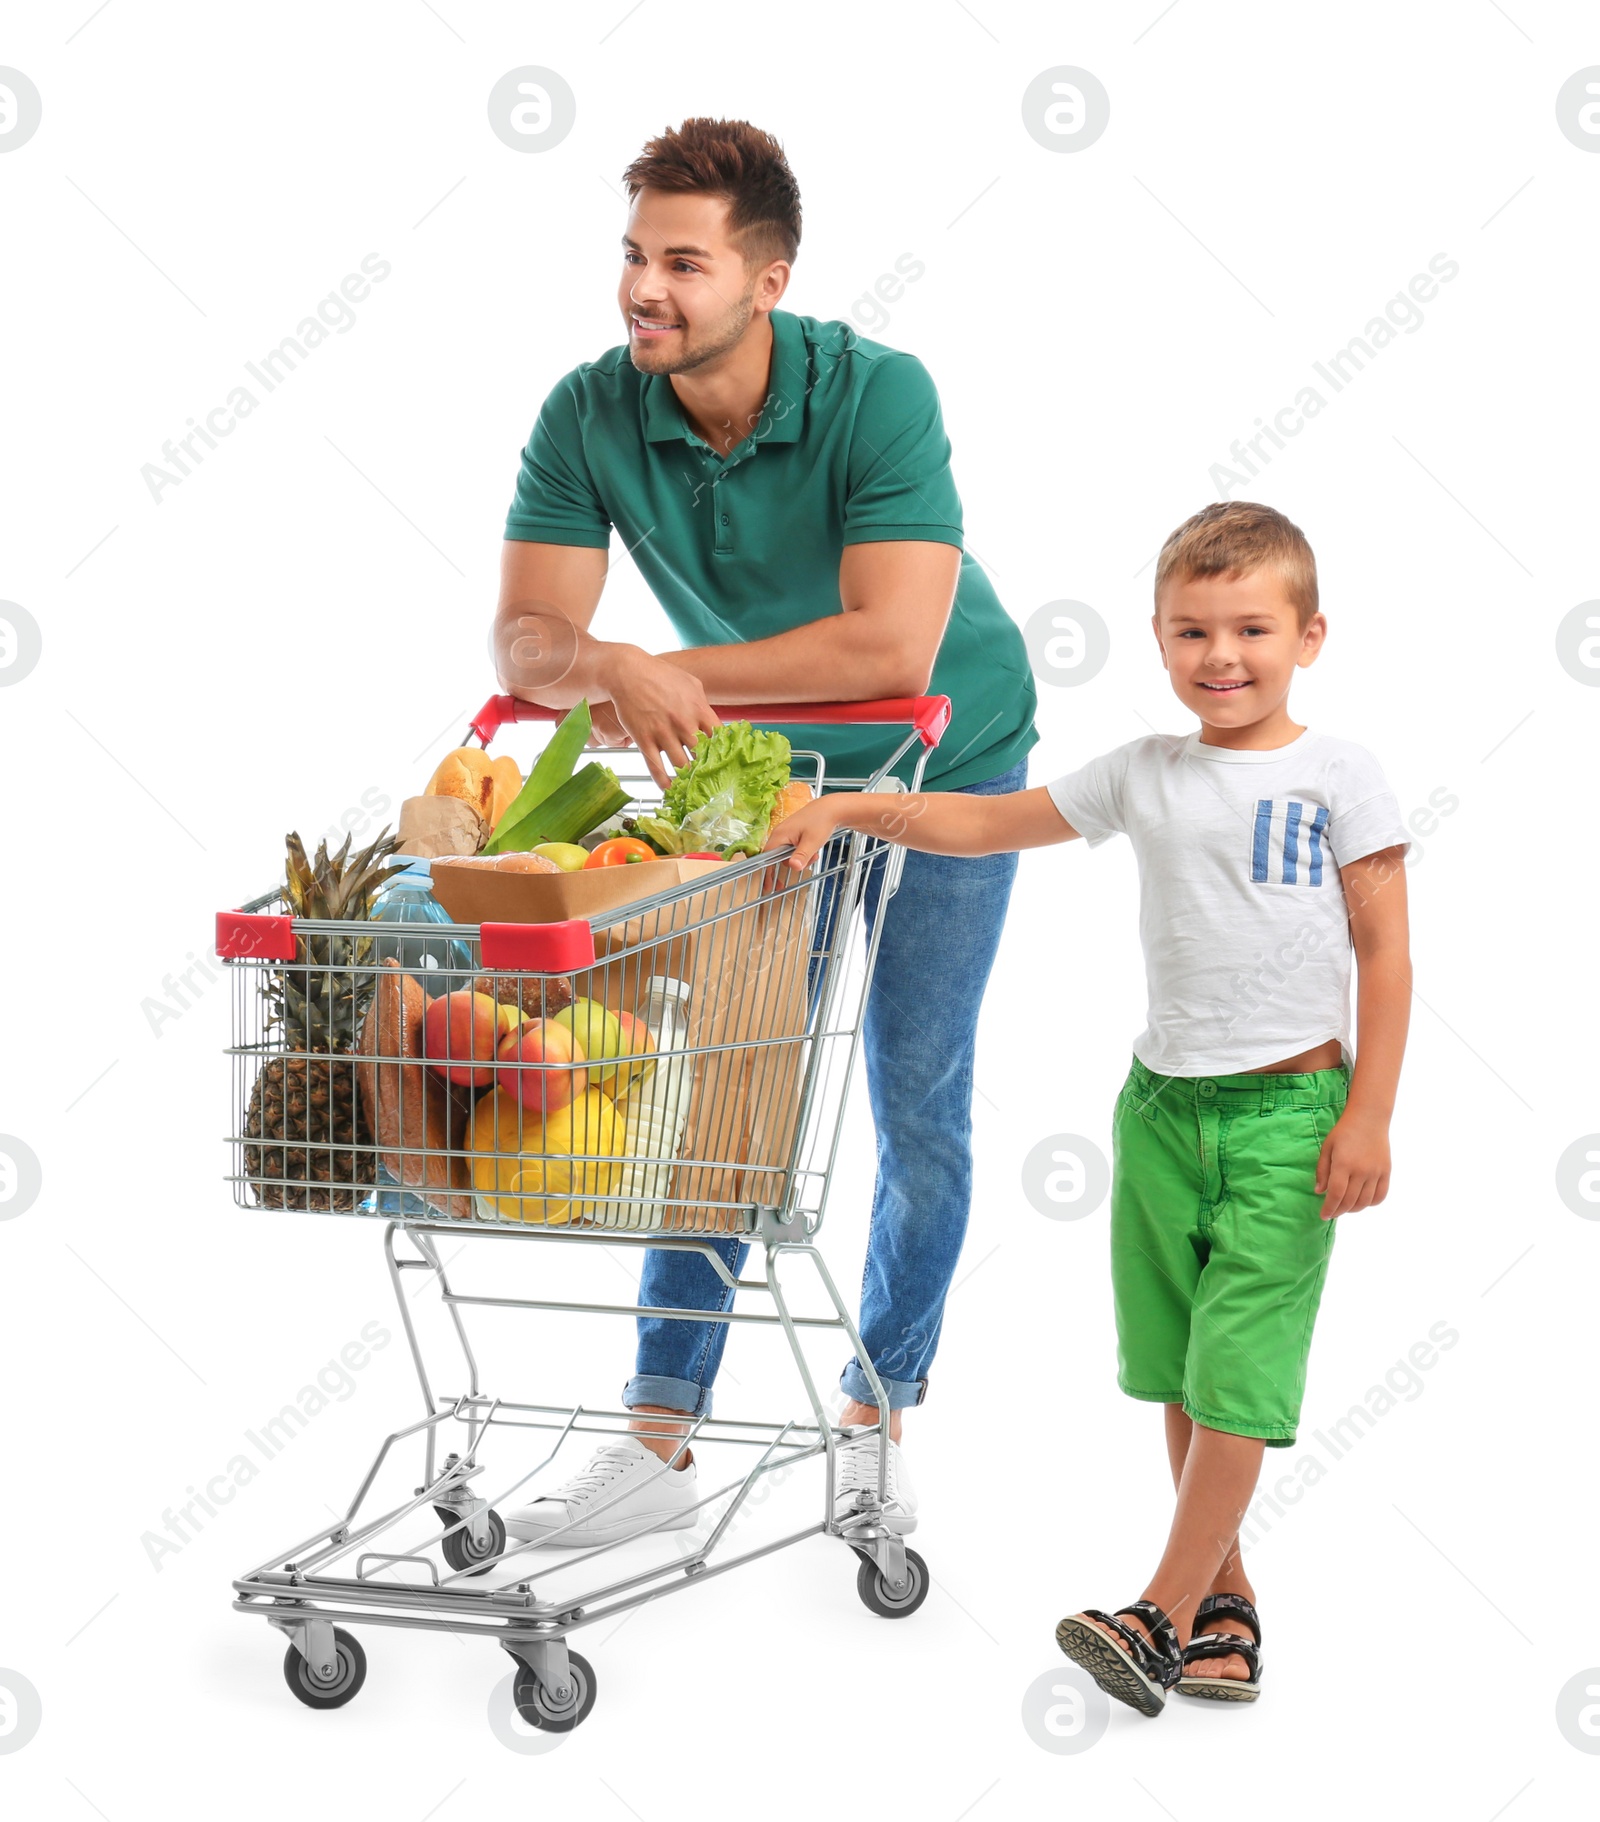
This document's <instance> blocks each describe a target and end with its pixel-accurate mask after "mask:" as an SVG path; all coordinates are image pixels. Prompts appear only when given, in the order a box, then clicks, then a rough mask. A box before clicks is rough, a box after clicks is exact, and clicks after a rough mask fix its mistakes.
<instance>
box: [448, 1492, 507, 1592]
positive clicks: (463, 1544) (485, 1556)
mask: <svg viewBox="0 0 1600 1822" xmlns="http://www.w3.org/2000/svg"><path fill="white" fill-rule="evenodd" d="M434 1510H435V1511H439V1510H440V1508H438V1507H435V1508H434ZM460 1516H461V1514H460V1513H459V1512H452V1513H450V1515H449V1517H448V1518H446V1519H445V1521H444V1522H445V1523H446V1524H447V1525H453V1524H454V1523H455V1522H456V1520H457V1519H458V1518H459V1517H460ZM487 1517H488V1521H489V1537H488V1541H487V1542H486V1543H484V1544H483V1545H481V1546H480V1545H478V1544H475V1543H474V1542H473V1541H472V1533H471V1532H470V1531H465V1530H462V1531H452V1532H450V1534H449V1535H448V1536H447V1537H446V1538H445V1540H444V1560H445V1561H446V1562H447V1563H448V1564H449V1565H450V1567H451V1568H452V1569H467V1570H470V1571H471V1573H472V1574H474V1575H482V1574H484V1573H485V1571H486V1570H488V1569H489V1568H491V1567H492V1566H493V1559H494V1558H495V1557H497V1556H498V1555H499V1554H500V1552H501V1551H502V1550H504V1549H505V1547H506V1527H505V1521H504V1519H502V1518H501V1516H500V1514H499V1513H498V1512H496V1511H494V1510H493V1509H491V1510H490V1511H489V1512H488V1514H487ZM475 1563H481V1564H482V1565H483V1568H481V1569H476V1568H473V1565H474V1564H475Z"/></svg>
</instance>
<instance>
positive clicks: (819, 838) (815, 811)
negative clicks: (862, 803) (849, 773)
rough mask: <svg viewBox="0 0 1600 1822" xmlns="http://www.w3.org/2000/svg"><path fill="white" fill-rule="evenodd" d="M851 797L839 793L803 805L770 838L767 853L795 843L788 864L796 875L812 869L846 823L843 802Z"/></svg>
mask: <svg viewBox="0 0 1600 1822" xmlns="http://www.w3.org/2000/svg"><path fill="white" fill-rule="evenodd" d="M849 795H851V793H848V792H844V791H837V792H835V793H834V794H833V796H831V797H819V798H816V799H814V800H813V801H812V802H811V803H804V804H801V806H800V808H799V809H798V810H793V811H791V812H790V813H789V815H787V816H785V817H784V819H783V821H782V822H780V823H779V824H778V826H777V827H776V828H775V829H774V830H773V831H772V833H771V834H770V835H769V836H768V837H767V846H766V850H765V851H766V852H767V853H768V854H770V853H771V852H772V851H773V850H774V849H775V848H787V847H788V846H789V845H790V844H791V843H792V844H793V846H794V852H793V853H792V854H791V855H789V857H788V864H789V865H790V866H791V867H793V868H794V869H795V871H796V872H799V871H800V869H801V868H802V867H809V866H810V865H811V863H812V861H814V860H815V859H816V857H817V855H818V853H819V852H820V851H821V850H822V849H823V848H824V847H825V846H826V845H827V843H828V841H829V840H830V839H831V837H832V836H833V834H834V831H835V830H836V829H838V828H839V826H840V824H841V823H843V821H844V815H845V809H846V807H847V806H846V804H845V803H844V802H843V801H842V800H843V799H844V798H846V797H847V796H849ZM857 795H859V794H857Z"/></svg>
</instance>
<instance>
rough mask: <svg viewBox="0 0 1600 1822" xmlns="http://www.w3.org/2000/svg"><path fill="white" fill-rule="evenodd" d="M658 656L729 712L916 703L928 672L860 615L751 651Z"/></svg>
mask: <svg viewBox="0 0 1600 1822" xmlns="http://www.w3.org/2000/svg"><path fill="white" fill-rule="evenodd" d="M661 656H662V657H663V658H665V659H666V661H667V662H668V663H669V664H673V665H677V666H678V667H679V668H680V669H682V670H686V671H688V672H689V673H690V675H691V676H694V677H697V678H698V679H699V680H700V684H701V686H702V688H703V689H704V690H705V693H706V695H707V696H708V697H709V698H710V699H711V701H713V702H716V703H722V704H726V705H729V706H734V705H737V704H738V703H741V702H816V701H818V700H821V701H826V702H870V701H872V700H874V699H875V698H876V697H880V696H917V695H920V694H921V693H922V692H923V691H924V690H925V689H926V688H927V687H928V675H929V670H930V668H931V667H930V666H929V665H928V664H926V663H924V662H921V661H920V660H919V659H917V658H916V657H914V656H911V655H909V654H908V653H907V652H906V651H905V649H904V646H903V644H902V643H900V642H899V641H896V640H893V639H891V638H888V637H886V636H885V632H884V629H883V628H881V627H879V626H877V625H875V624H874V623H873V621H872V619H871V617H870V616H868V615H865V614H861V613H839V614H830V615H828V617H827V618H826V619H823V620H812V621H808V622H807V624H806V625H804V626H796V627H792V628H791V629H790V630H789V631H788V632H786V633H775V634H773V635H772V637H771V638H768V639H752V640H750V641H749V642H748V643H747V644H741V645H697V646H690V647H689V648H687V649H686V650H684V651H678V652H663V653H662V654H661Z"/></svg>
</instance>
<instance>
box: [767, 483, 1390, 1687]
mask: <svg viewBox="0 0 1600 1822" xmlns="http://www.w3.org/2000/svg"><path fill="white" fill-rule="evenodd" d="M1155 606H1156V611H1155V614H1154V615H1153V617H1152V624H1153V627H1154V631H1155V636H1156V642H1157V645H1158V647H1159V649H1160V652H1161V661H1162V663H1163V664H1164V665H1165V666H1166V668H1167V671H1168V673H1169V674H1170V676H1171V679H1172V687H1173V690H1174V692H1175V693H1176V694H1177V696H1178V698H1179V700H1180V701H1181V702H1182V703H1183V704H1184V706H1185V707H1186V708H1188V709H1190V710H1192V711H1193V712H1194V714H1196V715H1197V716H1198V717H1199V720H1200V727H1199V729H1198V730H1197V731H1195V732H1192V733H1190V734H1188V735H1187V736H1168V735H1149V736H1146V737H1144V738H1142V739H1138V740H1134V741H1130V742H1129V743H1128V744H1127V745H1126V746H1122V747H1118V748H1117V749H1116V750H1115V751H1114V752H1110V753H1106V754H1103V755H1102V756H1101V757H1100V758H1098V759H1095V760H1092V761H1091V762H1090V763H1089V764H1088V765H1086V766H1084V767H1083V768H1082V769H1081V770H1079V771H1076V772H1072V773H1069V774H1068V775H1067V776H1066V777H1064V778H1059V779H1057V780H1056V781H1055V783H1053V784H1051V785H1049V786H1046V787H1042V788H1040V789H1037V790H1030V791H1019V792H1015V793H1013V794H1011V795H1009V796H1003V795H1002V796H994V797H987V798H970V797H962V796H959V795H956V794H949V795H944V794H938V793H921V794H919V795H916V796H911V797H905V796H900V797H894V796H889V795H860V794H855V793H851V792H838V793H835V794H834V795H832V796H827V797H824V798H822V799H821V800H820V801H819V802H817V803H814V804H810V805H808V806H806V807H804V808H803V809H802V810H800V811H799V813H798V814H796V815H794V816H791V817H789V818H788V819H787V820H786V821H785V822H784V823H783V825H782V828H781V829H779V830H777V831H775V832H774V836H773V843H772V845H773V846H774V847H777V846H782V845H787V844H789V843H792V844H793V846H794V853H793V855H792V856H791V857H790V862H789V864H790V865H791V866H795V867H803V866H804V865H805V864H806V863H807V862H808V861H809V860H810V859H811V858H812V857H813V856H814V855H815V854H816V852H817V851H818V849H819V848H820V847H821V846H822V845H823V843H824V842H826V841H827V840H828V838H829V837H830V836H831V835H832V834H833V832H834V831H835V830H836V829H856V830H862V831H865V832H868V833H871V834H876V835H882V836H884V837H886V838H887V839H889V840H891V841H895V842H899V843H901V844H902V845H904V846H906V847H910V848H917V849H922V850H924V851H926V852H929V853H935V854H989V853H998V852H1003V851H1005V850H1008V849H1013V848H1032V847H1040V846H1042V845H1044V844H1045V843H1047V842H1059V841H1071V840H1074V839H1075V838H1077V837H1078V836H1080V835H1081V836H1082V837H1084V838H1085V839H1086V840H1087V841H1088V843H1089V845H1090V846H1091V847H1097V846H1098V845H1099V844H1100V843H1101V842H1103V841H1105V840H1107V839H1108V838H1109V837H1110V836H1111V835H1112V834H1114V833H1116V832H1117V831H1118V830H1123V831H1126V833H1127V834H1128V836H1129V838H1130V839H1131V841H1132V843H1133V847H1134V852H1135V854H1136V856H1137V858H1138V862H1139V879H1140V897H1141V907H1140V920H1139V926H1140V938H1141V941H1142V943H1143V946H1144V953H1145V969H1146V974H1147V977H1148V984H1149V997H1150V1005H1149V1014H1148V1023H1147V1025H1146V1028H1145V1030H1144V1031H1143V1032H1142V1033H1141V1034H1140V1036H1139V1037H1138V1038H1137V1039H1136V1040H1135V1043H1134V1056H1133V1062H1132V1065H1131V1068H1130V1071H1129V1074H1128V1078H1127V1080H1126V1082H1125V1083H1124V1085H1123V1088H1122V1091H1121V1093H1120V1094H1119V1096H1118V1098H1117V1104H1116V1110H1115V1113H1114V1114H1113V1118H1112V1154H1113V1173H1112V1191H1111V1273H1112V1285H1113V1291H1114V1297H1115V1305H1116V1320H1117V1355H1118V1384H1119V1385H1120V1386H1121V1388H1122V1390H1123V1391H1124V1392H1126V1393H1127V1394H1128V1395H1129V1396H1130V1397H1133V1398H1140V1399H1145V1400H1148V1401H1151V1402H1154V1403H1159V1404H1161V1405H1163V1406H1164V1407H1165V1411H1164V1420H1165V1429H1166V1449H1167V1455H1168V1459H1169V1462H1170V1465H1171V1468H1172V1474H1173V1480H1174V1483H1175V1485H1176V1488H1177V1507H1176V1511H1175V1513H1174V1516H1173V1520H1172V1528H1171V1532H1170V1535H1169V1537H1168V1540H1167V1547H1166V1551H1165V1554H1164V1555H1163V1556H1162V1558H1161V1562H1160V1564H1159V1565H1158V1566H1157V1568H1156V1571H1155V1573H1154V1575H1153V1576H1152V1577H1151V1578H1150V1581H1149V1583H1148V1584H1147V1586H1146V1588H1145V1590H1144V1594H1143V1596H1142V1598H1141V1599H1139V1600H1138V1601H1135V1602H1133V1603H1132V1604H1131V1605H1129V1606H1127V1607H1119V1608H1118V1609H1117V1610H1116V1612H1115V1613H1114V1614H1107V1613H1104V1612H1101V1611H1100V1610H1099V1609H1098V1608H1086V1609H1084V1610H1083V1611H1082V1612H1080V1613H1076V1614H1072V1615H1070V1616H1069V1617H1068V1618H1066V1619H1064V1620H1062V1621H1061V1623H1060V1625H1059V1626H1058V1627H1057V1628H1056V1641H1057V1643H1058V1644H1059V1645H1060V1647H1061V1649H1062V1650H1063V1651H1064V1652H1065V1653H1066V1654H1067V1656H1068V1657H1070V1658H1073V1659H1075V1660H1076V1661H1077V1662H1078V1663H1080V1664H1082V1665H1083V1666H1084V1668H1085V1669H1086V1670H1088V1671H1089V1672H1090V1674H1091V1675H1092V1676H1093V1677H1094V1679H1095V1681H1096V1682H1097V1683H1099V1685H1100V1686H1101V1688H1102V1689H1104V1690H1106V1691H1107V1693H1108V1694H1110V1695H1113V1696H1116V1697H1117V1698H1118V1699H1119V1700H1121V1701H1124V1702H1127V1703H1129V1704H1130V1705H1131V1706H1133V1707H1135V1708H1137V1709H1139V1710H1140V1711H1141V1712H1142V1713H1144V1714H1147V1715H1155V1714H1159V1713H1160V1712H1161V1711H1162V1708H1163V1707H1164V1705H1165V1702H1166V1697H1167V1691H1168V1690H1169V1689H1172V1688H1174V1687H1176V1688H1177V1689H1178V1690H1179V1691H1180V1692H1181V1693H1183V1694H1185V1695H1197V1696H1209V1697H1212V1698H1214V1699H1221V1700H1229V1701H1253V1700H1254V1699H1255V1697H1256V1696H1257V1694H1258V1693H1259V1691H1260V1684H1261V1653H1260V1645H1261V1626H1260V1620H1259V1618H1258V1616H1257V1614H1256V1610H1255V1607H1254V1605H1253V1603H1252V1600H1251V1596H1252V1595H1253V1593H1254V1590H1253V1589H1252V1587H1251V1585H1250V1583H1249V1580H1248V1578H1247V1577H1246V1576H1245V1573H1244V1568H1243V1565H1242V1563H1241V1562H1240V1558H1239V1542H1238V1529H1239V1524H1240V1520H1241V1519H1242V1517H1243V1515H1244V1512H1245V1510H1246V1508H1247V1507H1248V1505H1249V1503H1250V1499H1251V1496H1252V1494H1253V1492H1254V1490H1255V1484H1256V1478H1257V1475H1258V1474H1259V1472H1260V1468H1261V1460H1262V1450H1263V1448H1288V1447H1290V1446H1291V1445H1292V1444H1293V1442H1294V1440H1295V1430H1296V1425H1297V1423H1298V1420H1299V1414H1300V1403H1301V1397H1302V1395H1303V1392H1304V1389H1305V1369H1306V1359H1307V1355H1308V1352H1309V1349H1310V1342H1311V1328H1312V1323H1313V1320H1314V1318H1315V1316H1316V1311H1317V1305H1318V1302H1319V1300H1320V1298H1321V1294H1322V1283H1323V1277H1324V1275H1325V1273H1326V1271H1327V1264H1328V1255H1329V1253H1330V1252H1331V1251H1332V1247H1333V1238H1334V1221H1335V1219H1336V1217H1338V1216H1340V1215H1343V1214H1347V1213H1350V1212H1352V1211H1353V1210H1356V1209H1362V1208H1369V1207H1371V1206H1373V1205H1374V1204H1375V1203H1378V1202H1381V1201H1382V1200H1383V1198H1384V1197H1385V1195H1386V1194H1387V1193H1388V1188H1389V1118H1390V1115H1391V1113H1392V1111H1393V1108H1394V1098H1395V1090H1396V1086H1397V1084H1398V1081H1399V1076H1400V1059H1401V1055H1402V1053H1403V1051H1404V1048H1405V1039H1406V1027H1407V1022H1408V1017H1409V1009H1410V993H1411V966H1410V958H1409V953H1408V939H1407V926H1406V886H1405V870H1404V867H1403V865H1402V860H1403V857H1404V854H1405V850H1406V848H1407V847H1408V846H1409V845H1410V844H1409V840H1408V838H1407V836H1406V833H1405V830H1404V827H1403V825H1402V823H1401V820H1400V812H1399V808H1398V805H1397V804H1396V802H1395V799H1394V797H1393V795H1392V793H1391V792H1390V791H1389V789H1388V786H1387V784H1386V782H1385V780H1384V776H1383V773H1382V771H1381V769H1380V767H1379V765H1378V763H1377V761H1376V760H1375V759H1374V758H1373V757H1372V755H1371V754H1370V753H1368V752H1366V751H1365V750H1364V749H1363V748H1361V747H1358V746H1355V745H1352V744H1351V743H1350V742H1348V741H1344V740H1339V739H1336V738H1334V737H1333V736H1332V735H1328V734H1323V733H1319V732H1314V731H1312V730H1310V729H1307V728H1305V727H1302V726H1301V725H1299V724H1298V723H1296V722H1294V721H1292V720H1291V719H1290V717H1289V711H1288V696H1289V686H1290V683H1291V682H1292V680H1293V677H1294V673H1295V671H1296V670H1297V669H1301V668H1304V667H1305V666H1307V665H1309V664H1311V663H1312V662H1314V660H1315V659H1316V657H1317V655H1318V653H1319V652H1320V651H1321V649H1322V644H1323V640H1324V638H1325V636H1326V632H1327V622H1326V620H1325V618H1324V616H1323V615H1322V613H1321V612H1320V611H1319V608H1318V601H1317V573H1316V562H1315V559H1314V557H1313V556H1312V553H1311V549H1310V546H1309V545H1308V544H1307V542H1306V540H1305V537H1304V535H1303V534H1302V533H1301V532H1300V530H1299V528H1298V527H1296V526H1294V525H1292V524H1291V523H1290V522H1289V520H1287V519H1286V518H1284V516H1283V515H1282V514H1281V513H1278V512H1275V511H1273V510H1272V509H1271V508H1269V507H1265V506H1258V505H1254V504H1251V503H1250V502H1247V501H1228V502H1223V503H1221V504H1218V505H1215V506H1208V507H1206V508H1205V509H1204V510H1203V511H1201V512H1198V513H1196V514H1195V515H1194V517H1193V518H1191V519H1189V520H1188V521H1187V522H1186V523H1185V524H1183V525H1181V526H1179V528H1178V529H1177V530H1176V531H1175V532H1174V533H1173V534H1172V536H1171V537H1170V538H1168V539H1167V541H1166V544H1165V545H1164V546H1163V548H1162V551H1161V556H1160V560H1159V562H1158V564H1157V567H1156V582H1155ZM1352 947H1353V949H1354V953H1355V956H1356V957H1357V959H1358V961H1359V966H1360V977H1359V980H1360V984H1359V1000H1358V1006H1359V1022H1360V1030H1361V1057H1360V1060H1359V1062H1356V1061H1355V1060H1354V1058H1353V1056H1352V1053H1351V1048H1350V1013H1349V984H1350V971H1351V950H1352Z"/></svg>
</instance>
